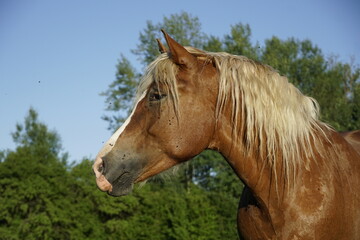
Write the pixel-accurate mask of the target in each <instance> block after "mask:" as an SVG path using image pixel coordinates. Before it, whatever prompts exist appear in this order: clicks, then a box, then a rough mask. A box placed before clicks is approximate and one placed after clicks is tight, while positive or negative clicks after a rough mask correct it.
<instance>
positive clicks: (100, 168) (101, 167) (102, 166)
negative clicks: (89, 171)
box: [98, 162, 105, 173]
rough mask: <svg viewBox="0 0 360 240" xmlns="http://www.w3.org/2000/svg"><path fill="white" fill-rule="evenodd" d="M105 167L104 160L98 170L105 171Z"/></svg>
mask: <svg viewBox="0 0 360 240" xmlns="http://www.w3.org/2000/svg"><path fill="white" fill-rule="evenodd" d="M104 169H105V166H104V162H102V163H101V164H100V165H99V168H98V171H99V172H100V173H103V170H104Z"/></svg>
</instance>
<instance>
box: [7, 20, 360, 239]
mask: <svg viewBox="0 0 360 240" xmlns="http://www.w3.org/2000/svg"><path fill="white" fill-rule="evenodd" d="M161 28H164V29H166V30H167V32H168V33H169V34H171V35H172V36H173V37H174V39H176V40H177V41H179V42H180V43H182V44H184V45H188V46H194V47H198V48H200V49H204V50H207V51H226V52H230V53H233V54H238V55H245V56H248V57H250V58H252V59H254V60H257V61H261V62H264V63H266V64H268V65H271V66H273V67H274V68H275V69H278V70H279V72H280V73H281V74H283V75H286V76H287V77H288V78H289V80H290V81H291V82H293V83H294V84H295V85H296V86H297V87H299V88H300V89H301V90H302V91H303V92H304V93H305V94H307V95H310V96H312V97H314V98H315V99H317V100H318V101H319V103H320V107H321V109H322V111H321V112H322V114H321V115H322V119H323V120H324V121H325V122H328V123H330V124H331V125H332V126H334V127H335V128H336V129H337V130H352V129H360V83H359V76H360V69H359V67H357V66H355V65H354V64H353V63H351V62H350V63H342V62H339V61H337V60H336V58H335V57H327V58H326V57H325V56H324V55H323V53H322V52H321V50H320V48H318V47H317V46H314V45H313V44H312V43H311V41H309V40H296V39H292V38H290V39H287V40H280V39H278V38H277V37H272V38H270V39H268V40H266V41H265V43H264V45H263V47H260V45H259V44H258V43H256V44H254V43H253V42H252V41H251V29H250V26H249V25H244V24H241V23H239V24H236V25H233V26H231V28H230V33H229V34H226V35H225V36H223V37H217V36H209V35H207V34H205V33H203V32H202V31H201V24H200V21H199V19H198V18H196V17H192V16H190V15H189V14H187V13H181V14H175V15H171V16H169V17H164V19H163V22H161V23H158V24H153V23H152V22H147V25H146V28H145V29H144V30H143V31H142V32H141V33H140V38H139V40H140V42H139V45H138V47H137V48H136V49H134V50H133V53H134V54H135V55H137V56H138V57H139V59H140V62H141V64H142V65H143V66H146V65H147V64H148V63H149V62H150V61H152V60H153V59H154V58H155V57H156V56H157V55H158V48H157V45H156V40H155V39H156V38H161V35H160V33H159V29H161ZM140 78H141V73H140V71H138V70H137V69H136V68H135V67H134V66H133V64H132V63H131V62H130V61H129V60H127V58H126V57H124V56H123V55H121V57H120V59H119V62H118V65H117V69H116V77H115V80H114V82H113V83H112V84H111V85H110V86H109V88H108V90H107V91H105V92H103V93H102V95H104V96H105V97H106V100H105V102H106V109H107V110H108V114H107V115H106V116H103V118H104V120H105V121H108V123H109V129H111V130H114V129H116V128H117V127H118V126H119V125H120V124H121V122H122V120H123V118H124V117H125V115H127V114H126V112H127V111H129V109H130V108H131V104H132V102H131V100H132V98H133V97H134V94H135V88H136V85H137V83H138V81H139V79H140ZM12 137H13V140H14V142H15V143H16V149H13V150H4V151H2V152H0V239H182V240H186V239H238V236H237V227H236V218H237V206H238V202H239V199H240V195H241V191H242V187H243V186H242V184H241V182H240V181H239V180H238V178H237V177H236V176H235V175H234V173H233V172H232V170H231V168H230V167H229V166H228V165H227V163H226V161H225V160H223V159H222V157H221V156H220V155H219V154H217V153H215V152H211V151H205V152H204V153H202V154H200V155H199V156H197V157H196V158H195V159H193V160H191V161H189V162H187V163H185V164H183V165H181V166H180V167H179V168H178V170H177V171H175V173H173V172H172V171H170V172H168V173H165V174H161V176H159V177H155V178H153V179H151V180H150V181H148V183H147V184H145V185H143V186H137V187H136V188H135V190H134V192H133V193H132V194H131V195H129V196H126V197H121V198H114V197H110V196H108V195H106V194H105V193H102V192H100V191H99V190H98V189H97V187H96V184H95V177H94V175H93V173H92V170H91V165H92V161H93V159H83V160H81V161H78V162H76V163H72V164H70V163H69V162H68V157H67V154H66V153H64V152H63V151H62V147H61V141H60V138H59V136H58V134H57V133H56V132H54V131H50V130H49V129H48V127H47V126H46V124H44V123H41V122H39V120H38V115H37V113H36V111H35V110H33V109H30V110H29V112H28V114H27V116H26V118H25V120H24V122H23V123H22V124H17V125H16V129H15V131H14V132H13V133H12Z"/></svg>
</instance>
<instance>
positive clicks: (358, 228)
mask: <svg viewBox="0 0 360 240" xmlns="http://www.w3.org/2000/svg"><path fill="white" fill-rule="evenodd" d="M162 32H163V35H164V37H165V40H166V42H167V45H168V48H166V47H165V46H164V45H163V44H162V43H161V42H160V40H158V44H159V49H160V52H161V54H160V55H159V56H158V57H157V58H156V59H155V60H154V61H153V62H152V63H151V64H149V66H148V67H147V70H146V72H145V74H144V76H143V78H142V80H141V81H140V84H139V87H138V90H137V94H136V100H135V104H134V108H133V111H132V113H131V114H130V116H129V117H128V118H127V120H126V121H125V122H124V124H123V125H122V126H121V127H120V128H119V129H118V130H117V131H115V133H114V134H113V135H112V136H111V137H110V139H109V140H108V141H107V142H106V143H105V145H104V146H103V148H102V149H101V150H100V151H99V153H98V155H97V157H96V159H95V162H94V165H93V171H94V172H95V176H96V183H97V186H98V188H99V189H100V190H102V191H104V192H108V194H110V195H112V196H122V195H126V194H129V193H130V192H131V190H132V188H133V185H134V184H135V183H138V182H141V181H144V180H146V179H148V178H150V177H152V176H154V175H156V174H158V173H160V172H162V171H164V170H166V169H169V168H171V167H173V166H175V165H177V164H180V163H183V162H185V161H187V160H189V159H191V158H193V157H194V156H196V155H198V154H200V153H201V152H202V151H204V150H205V149H212V150H215V151H218V152H220V153H221V154H222V156H223V157H224V158H225V159H226V161H227V162H228V163H229V164H230V166H231V167H232V169H233V170H234V172H235V173H236V175H237V176H238V177H239V180H241V181H242V182H243V183H244V184H245V188H244V192H243V194H242V196H241V199H240V204H239V208H238V220H237V223H238V230H239V234H240V235H241V236H242V237H243V238H245V239H337V240H338V239H347V240H348V239H360V195H359V192H360V153H359V152H357V150H356V148H357V147H356V146H358V145H357V144H358V143H359V142H360V141H358V140H356V139H357V138H356V137H355V135H354V136H353V137H349V136H348V137H347V138H348V139H350V140H346V139H345V138H344V137H343V136H342V135H341V134H340V133H338V132H336V131H335V130H333V129H332V128H331V127H330V126H328V125H327V124H325V123H323V122H321V121H320V120H319V106H318V103H317V102H316V101H315V100H314V99H312V98H311V97H308V96H305V95H304V94H302V93H301V92H300V91H299V90H298V89H297V88H296V87H295V86H294V85H292V84H291V83H289V81H288V79H287V78H286V77H284V76H281V75H280V74H279V73H278V72H277V71H276V70H274V69H273V68H271V67H270V66H268V65H265V64H262V63H259V62H256V61H253V60H251V59H249V58H247V57H244V56H236V55H231V54H228V53H214V52H205V51H202V50H199V49H196V48H192V47H184V46H182V45H181V44H179V43H178V42H176V41H175V40H174V39H173V38H171V37H170V36H169V35H168V34H167V33H166V32H165V31H164V30H162ZM357 136H358V135H357ZM345 137H346V134H345ZM351 139H352V140H351ZM350 142H351V143H352V144H351V143H350ZM357 149H358V148H357Z"/></svg>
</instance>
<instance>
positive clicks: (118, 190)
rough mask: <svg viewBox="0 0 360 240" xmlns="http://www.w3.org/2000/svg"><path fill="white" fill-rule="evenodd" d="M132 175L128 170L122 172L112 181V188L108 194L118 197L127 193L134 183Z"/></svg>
mask: <svg viewBox="0 0 360 240" xmlns="http://www.w3.org/2000/svg"><path fill="white" fill-rule="evenodd" d="M133 182H134V177H133V175H132V174H131V173H130V172H123V173H122V174H120V176H119V177H118V178H116V179H115V180H114V181H113V182H112V184H111V185H112V189H111V191H108V194H109V195H111V196H114V197H120V196H124V195H127V194H129V193H130V192H131V191H132V189H133V185H134V183H133Z"/></svg>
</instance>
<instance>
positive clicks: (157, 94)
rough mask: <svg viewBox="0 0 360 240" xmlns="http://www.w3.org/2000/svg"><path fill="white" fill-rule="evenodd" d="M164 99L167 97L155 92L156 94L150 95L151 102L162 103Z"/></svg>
mask: <svg viewBox="0 0 360 240" xmlns="http://www.w3.org/2000/svg"><path fill="white" fill-rule="evenodd" d="M164 97H166V95H165V94H161V93H158V92H154V93H152V94H150V97H149V100H150V101H160V100H161V99H162V98H164Z"/></svg>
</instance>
